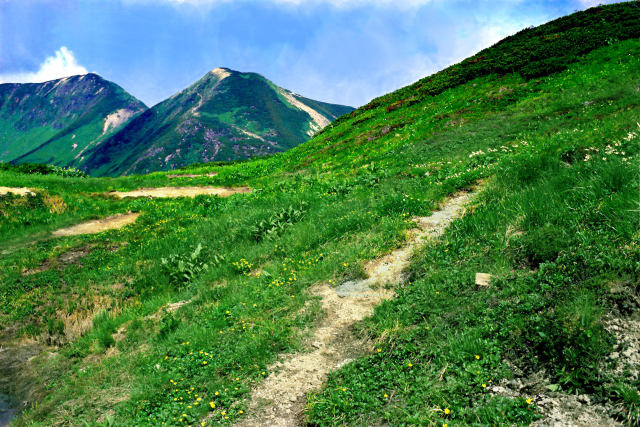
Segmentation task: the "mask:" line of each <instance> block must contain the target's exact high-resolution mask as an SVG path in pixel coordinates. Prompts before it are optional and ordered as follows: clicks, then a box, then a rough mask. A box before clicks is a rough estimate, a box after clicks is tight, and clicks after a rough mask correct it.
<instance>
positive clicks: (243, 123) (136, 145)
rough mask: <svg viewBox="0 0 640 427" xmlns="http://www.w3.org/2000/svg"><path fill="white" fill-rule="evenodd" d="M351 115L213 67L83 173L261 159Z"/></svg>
mask: <svg viewBox="0 0 640 427" xmlns="http://www.w3.org/2000/svg"><path fill="white" fill-rule="evenodd" d="M352 110H353V108H351V107H346V106H343V105H334V104H327V103H324V102H319V101H314V100H311V99H307V98H304V97H302V96H300V95H297V94H295V93H293V92H291V91H289V90H286V89H283V88H281V87H278V86H276V85H275V84H273V83H272V82H270V81H269V80H267V79H266V78H264V77H263V76H261V75H259V74H255V73H241V72H237V71H233V70H230V69H227V68H216V69H214V70H212V71H210V72H208V73H207V74H206V75H205V76H204V77H202V78H201V79H200V80H198V81H197V82H196V83H195V84H193V85H192V86H190V87H188V88H187V89H185V90H183V91H182V92H179V93H177V94H176V95H174V96H172V97H171V98H169V99H167V100H165V101H163V102H161V103H160V104H158V105H156V106H154V107H153V108H151V109H149V110H147V111H145V112H144V113H143V114H141V115H139V116H138V117H136V118H135V119H133V120H132V121H131V122H129V123H128V124H127V125H126V126H125V127H124V128H122V129H121V130H120V131H118V132H117V133H115V134H114V135H112V136H111V137H110V138H108V139H107V140H106V141H104V143H102V144H100V145H97V146H96V147H95V148H93V149H92V150H91V152H90V153H88V155H87V156H86V158H85V160H84V161H83V162H82V164H81V166H82V168H83V169H84V170H87V171H89V172H91V173H92V174H95V175H120V174H132V173H146V172H150V171H157V170H170V169H174V168H178V167H182V166H185V165H188V164H191V163H196V162H211V161H221V160H238V159H247V158H249V157H254V156H264V155H267V154H271V153H276V152H279V151H285V150H287V149H289V148H292V147H295V146H297V145H299V144H300V143H302V142H304V141H306V140H308V139H309V138H310V137H311V136H313V135H314V134H315V133H316V132H318V131H319V130H321V129H323V128H324V127H325V126H327V125H328V124H329V123H330V122H331V121H333V120H334V119H336V118H337V117H339V116H341V115H343V114H346V113H349V112H351V111H352Z"/></svg>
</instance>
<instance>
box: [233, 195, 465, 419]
mask: <svg viewBox="0 0 640 427" xmlns="http://www.w3.org/2000/svg"><path fill="white" fill-rule="evenodd" d="M474 195H475V193H474V192H460V193H457V194H455V195H454V196H453V197H451V198H450V199H448V200H447V201H446V202H445V203H444V204H443V205H442V207H441V209H440V210H438V211H435V212H434V213H433V214H432V215H431V216H428V217H417V218H414V220H415V222H416V223H417V225H418V227H417V228H415V229H412V230H410V231H409V232H408V233H407V241H406V244H405V245H404V246H403V247H401V248H399V249H396V250H395V251H393V252H391V253H390V254H388V255H385V256H383V257H381V258H378V259H375V260H372V261H369V262H368V263H367V264H366V265H365V271H366V273H367V278H366V279H363V280H357V281H349V282H345V283H343V284H341V285H340V286H338V287H337V288H332V287H330V286H329V285H328V284H321V285H317V286H314V287H313V288H312V289H311V292H312V293H313V294H314V295H316V296H318V297H320V298H321V302H322V308H323V309H324V311H325V312H326V317H325V319H324V320H323V321H322V322H321V324H320V325H319V327H318V328H317V329H316V330H315V331H314V333H313V336H312V338H311V339H310V340H309V341H310V347H311V348H312V350H311V351H310V352H306V353H296V354H287V355H284V356H283V358H282V360H281V361H279V362H276V363H275V364H274V365H272V366H270V367H269V371H270V372H272V374H270V375H269V376H268V377H267V378H266V379H265V380H264V381H263V382H262V383H260V384H259V385H258V387H257V388H256V389H255V390H254V391H253V393H252V395H251V398H250V403H249V409H248V411H247V412H248V414H249V417H248V418H247V419H244V420H241V421H240V422H238V424H237V425H239V426H247V427H254V426H256V427H257V426H263V425H269V426H282V427H284V426H295V425H298V424H300V423H301V422H302V421H303V417H304V414H303V410H304V407H303V406H304V404H305V402H306V395H307V393H309V392H310V391H313V390H317V389H318V388H320V387H321V386H322V384H323V383H324V381H325V379H326V377H327V375H328V374H329V372H330V371H333V370H336V369H338V368H340V367H341V366H343V365H345V364H347V363H349V362H350V361H351V360H353V359H354V358H356V357H358V356H360V355H362V353H363V351H362V349H363V348H367V347H368V346H369V345H368V344H367V343H366V342H365V341H364V340H363V339H361V338H356V337H354V336H353V334H352V332H351V327H352V326H353V325H354V324H355V323H356V322H358V321H360V320H362V319H364V318H365V317H367V316H370V315H371V314H373V310H374V308H375V307H376V306H377V305H379V304H380V303H382V302H383V301H385V300H389V299H391V298H393V295H394V292H393V290H390V289H386V288H385V285H397V284H400V283H402V282H403V281H404V279H405V276H404V271H405V270H406V268H407V267H408V266H409V263H410V259H411V256H412V255H413V253H414V250H415V249H416V248H418V247H420V246H421V245H422V244H423V243H424V242H425V240H427V239H431V238H435V237H438V236H440V235H441V234H442V233H443V232H444V231H445V229H446V228H447V226H448V225H449V224H450V223H451V222H452V221H453V220H454V219H456V218H458V217H459V216H461V214H462V213H463V210H464V207H465V205H466V204H467V203H468V202H469V201H470V199H471V198H472V197H473V196H474Z"/></svg>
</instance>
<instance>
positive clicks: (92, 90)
mask: <svg viewBox="0 0 640 427" xmlns="http://www.w3.org/2000/svg"><path fill="white" fill-rule="evenodd" d="M146 108H147V107H146V105H145V104H144V103H142V102H141V101H139V100H138V99H136V98H135V97H133V96H132V95H130V94H129V93H127V92H126V91H125V90H124V89H123V88H122V87H120V86H119V85H117V84H116V83H113V82H110V81H108V80H106V79H104V78H103V77H101V76H99V75H97V74H95V73H88V74H82V75H75V76H69V77H64V78H61V79H55V80H49V81H46V82H42V83H4V84H0V161H13V162H17V163H24V162H31V163H52V164H55V165H58V166H73V165H75V164H76V163H77V161H76V158H78V156H79V155H81V153H82V152H83V151H84V150H86V149H87V148H88V147H89V146H91V145H92V144H95V143H96V142H98V141H99V140H101V139H102V138H104V137H105V136H108V135H109V134H111V133H113V132H114V131H116V130H118V129H119V127H120V126H121V125H122V124H124V123H125V122H126V121H127V120H128V119H130V118H131V117H133V116H135V115H137V114H139V113H140V112H142V111H143V110H144V109H146Z"/></svg>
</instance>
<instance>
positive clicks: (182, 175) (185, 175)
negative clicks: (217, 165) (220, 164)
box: [167, 172, 218, 179]
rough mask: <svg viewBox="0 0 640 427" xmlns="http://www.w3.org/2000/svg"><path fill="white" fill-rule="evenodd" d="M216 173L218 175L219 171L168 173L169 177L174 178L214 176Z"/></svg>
mask: <svg viewBox="0 0 640 427" xmlns="http://www.w3.org/2000/svg"><path fill="white" fill-rule="evenodd" d="M216 175H218V172H209V173H208V174H205V175H202V174H200V175H198V174H193V173H187V174H171V175H167V178H169V179H174V178H202V177H203V176H208V177H213V176H216Z"/></svg>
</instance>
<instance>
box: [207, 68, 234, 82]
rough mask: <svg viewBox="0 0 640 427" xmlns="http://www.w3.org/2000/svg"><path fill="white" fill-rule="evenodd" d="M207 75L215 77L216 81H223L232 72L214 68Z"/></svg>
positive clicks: (226, 69)
mask: <svg viewBox="0 0 640 427" xmlns="http://www.w3.org/2000/svg"><path fill="white" fill-rule="evenodd" d="M209 73H210V74H212V75H214V76H216V77H217V78H218V80H224V79H226V78H227V77H229V76H230V75H231V73H233V70H230V69H229V68H214V69H213V70H211V71H209Z"/></svg>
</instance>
